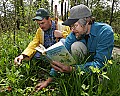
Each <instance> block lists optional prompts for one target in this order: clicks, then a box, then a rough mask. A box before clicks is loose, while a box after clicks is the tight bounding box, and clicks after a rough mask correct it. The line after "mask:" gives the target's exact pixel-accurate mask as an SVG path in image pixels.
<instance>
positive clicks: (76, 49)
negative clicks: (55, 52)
mask: <svg viewBox="0 0 120 96" xmlns="http://www.w3.org/2000/svg"><path fill="white" fill-rule="evenodd" d="M71 54H72V55H73V56H74V57H76V58H79V59H81V58H82V57H83V56H84V55H86V54H87V47H86V46H85V44H83V43H82V42H80V41H77V42H74V43H73V44H72V45H71Z"/></svg>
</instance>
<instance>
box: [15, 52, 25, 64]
mask: <svg viewBox="0 0 120 96" xmlns="http://www.w3.org/2000/svg"><path fill="white" fill-rule="evenodd" d="M23 58H24V57H23V55H22V54H21V55H19V56H18V57H16V58H15V59H14V63H15V64H16V65H20V63H21V61H22V60H23Z"/></svg>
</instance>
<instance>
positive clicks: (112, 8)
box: [110, 0, 115, 25]
mask: <svg viewBox="0 0 120 96" xmlns="http://www.w3.org/2000/svg"><path fill="white" fill-rule="evenodd" d="M114 3H115V0H113V2H112V10H111V16H110V25H111V24H112V17H113V11H114Z"/></svg>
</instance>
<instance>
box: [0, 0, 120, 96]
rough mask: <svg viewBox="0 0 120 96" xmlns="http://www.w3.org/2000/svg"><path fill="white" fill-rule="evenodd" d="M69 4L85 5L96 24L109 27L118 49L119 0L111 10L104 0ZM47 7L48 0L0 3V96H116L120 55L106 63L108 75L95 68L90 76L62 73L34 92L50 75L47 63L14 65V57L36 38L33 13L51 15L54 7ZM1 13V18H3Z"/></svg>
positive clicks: (4, 0)
mask: <svg viewBox="0 0 120 96" xmlns="http://www.w3.org/2000/svg"><path fill="white" fill-rule="evenodd" d="M25 1H26V0H25ZM28 1H29V2H28ZM33 1H35V2H33ZM51 1H53V0H51ZM60 1H61V2H60V3H61V8H63V7H64V6H63V0H60ZM68 1H70V2H68V3H69V4H71V6H74V5H75V4H80V3H83V4H85V5H88V6H89V7H90V8H91V9H92V13H93V16H95V17H96V21H100V22H105V23H108V24H110V25H111V26H112V27H113V30H114V33H115V34H114V37H115V46H118V47H120V8H119V7H120V6H118V5H119V0H116V1H115V0H113V1H114V2H112V4H113V5H114V6H112V7H111V6H110V5H109V4H108V3H106V2H105V1H104V0H68ZM107 1H108V0H107ZM8 5H9V7H8ZM49 5H50V4H49V3H48V1H47V0H27V2H23V0H1V4H0V6H2V7H0V10H1V11H0V38H1V39H0V96H119V94H120V56H116V58H115V59H113V60H111V61H109V62H106V64H105V65H106V67H107V73H106V72H103V71H102V70H98V69H94V68H91V70H92V71H93V74H88V73H84V72H83V71H81V70H77V72H73V73H71V74H63V73H62V74H59V76H58V77H57V78H54V82H52V83H51V84H50V85H49V86H48V87H47V88H44V89H43V90H41V91H39V92H38V93H36V92H34V87H35V85H36V84H37V83H38V81H43V80H45V79H46V78H47V77H48V76H49V71H50V69H51V66H50V64H49V62H47V61H46V60H44V58H41V60H39V61H36V60H34V59H32V60H31V61H23V62H22V65H20V66H15V65H14V58H15V57H16V56H18V55H19V54H21V52H22V51H23V50H24V49H25V48H26V47H27V45H28V44H29V42H30V41H31V40H32V39H33V37H34V35H35V32H36V30H37V28H38V26H37V24H36V23H35V22H33V21H32V20H31V19H32V18H33V17H34V15H35V12H36V10H37V9H38V8H40V7H44V8H47V9H49V8H50V9H51V10H49V11H50V13H51V14H52V15H54V11H53V9H54V8H53V6H52V4H51V5H50V6H49ZM68 7H69V6H68ZM10 9H12V10H10ZM67 9H69V8H67ZM112 9H114V10H112ZM62 12H63V9H62V10H61V13H62ZM1 13H3V14H4V15H3V14H2V15H3V16H2V15H1ZM68 13H69V12H68ZM62 15H63V13H62V14H61V16H59V17H60V19H62V20H65V19H64V18H63V16H62ZM66 15H69V14H66ZM66 18H67V17H66Z"/></svg>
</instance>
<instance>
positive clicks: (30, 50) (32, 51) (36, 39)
mask: <svg viewBox="0 0 120 96" xmlns="http://www.w3.org/2000/svg"><path fill="white" fill-rule="evenodd" d="M42 36H43V33H42V30H41V29H40V28H38V30H37V32H36V35H35V37H34V38H33V40H32V41H31V42H30V43H29V45H28V47H27V48H26V49H25V50H24V51H23V52H22V54H24V55H27V56H29V57H30V58H31V57H32V56H33V55H34V54H35V52H36V50H35V47H37V46H38V45H39V44H40V43H41V44H42V43H43V39H42Z"/></svg>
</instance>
